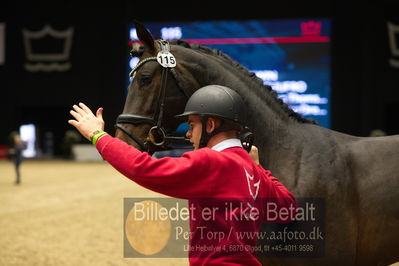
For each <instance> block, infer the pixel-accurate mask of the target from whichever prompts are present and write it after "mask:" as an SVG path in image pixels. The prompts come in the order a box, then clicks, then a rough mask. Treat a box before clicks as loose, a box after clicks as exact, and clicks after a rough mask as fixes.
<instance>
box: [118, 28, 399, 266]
mask: <svg viewBox="0 0 399 266" xmlns="http://www.w3.org/2000/svg"><path fill="white" fill-rule="evenodd" d="M136 29H137V33H138V37H139V39H140V41H141V44H138V43H135V44H134V45H133V48H132V54H133V56H138V57H139V58H140V63H139V65H140V66H139V67H137V69H136V70H135V71H134V72H135V73H134V78H133V80H132V83H131V84H130V86H129V92H128V95H127V99H126V103H125V107H124V111H123V113H124V114H127V115H128V116H129V115H132V116H133V117H134V123H130V122H131V121H130V122H129V119H128V118H129V117H127V118H126V117H125V118H126V119H125V120H124V119H123V117H122V119H119V121H118V123H119V125H121V126H122V128H123V131H122V130H121V129H118V130H117V131H116V136H117V137H118V138H120V139H122V140H124V141H126V142H128V143H130V144H131V145H134V146H136V147H137V148H139V149H141V150H144V149H147V151H149V152H150V153H151V152H153V151H155V150H156V147H153V146H151V145H147V146H146V145H143V143H145V142H147V144H148V141H147V135H148V132H149V130H150V128H151V127H152V126H154V125H155V124H158V125H162V127H163V129H164V131H165V133H166V134H168V133H169V132H171V131H173V130H174V129H176V127H177V125H178V121H176V119H174V115H176V114H178V113H181V112H182V111H183V109H184V106H185V103H186V101H187V98H188V97H189V96H190V95H191V94H192V93H193V92H194V91H195V90H196V89H198V88H200V87H203V86H205V85H209V84H219V85H224V86H227V87H230V88H232V89H234V90H236V91H237V92H238V93H239V94H240V95H241V96H242V97H243V98H244V101H245V103H246V105H247V106H248V109H249V112H248V117H247V121H248V126H249V128H250V129H251V130H252V132H253V133H254V136H255V142H254V144H255V145H256V146H257V147H259V152H260V158H261V164H262V165H263V167H264V168H265V169H270V170H271V171H272V173H273V175H274V176H276V177H277V178H279V180H280V181H281V182H282V183H283V184H284V185H285V186H287V187H288V188H289V189H290V191H292V192H293V193H294V194H295V195H296V197H298V198H301V197H303V198H307V197H315V198H317V197H319V198H323V199H325V208H326V209H325V210H326V216H325V220H326V222H325V230H326V238H325V254H324V256H323V257H321V258H270V259H269V258H265V259H264V261H262V262H264V263H265V264H267V265H306V266H309V265H388V264H390V263H394V262H396V261H399V135H395V136H387V137H375V138H372V137H356V136H351V135H347V134H342V133H339V132H336V131H333V130H330V129H327V128H323V127H321V126H319V125H316V124H315V123H313V122H312V121H310V120H307V119H305V118H303V117H302V116H300V115H299V114H297V113H295V112H293V111H292V110H291V109H290V108H288V106H287V105H286V104H284V103H283V102H282V101H281V100H279V99H278V98H277V95H276V92H274V91H273V90H272V89H271V88H270V87H269V86H265V85H264V84H263V81H262V80H261V79H259V78H257V77H256V76H255V75H254V74H253V73H250V72H249V71H248V70H247V69H246V68H244V67H243V66H241V65H240V64H238V63H237V62H235V61H234V60H232V59H231V58H230V57H229V56H227V55H225V54H223V53H222V52H220V51H218V50H214V49H211V48H208V47H204V46H201V45H198V44H188V43H185V42H184V41H181V40H179V41H174V42H171V44H170V51H171V53H172V54H173V55H174V57H175V60H176V66H175V67H174V68H173V71H170V72H165V71H163V69H164V68H163V67H162V66H160V64H159V63H158V62H157V61H156V60H154V57H155V56H156V55H157V53H158V52H159V50H160V49H163V47H162V45H160V43H158V42H157V41H154V38H153V37H152V36H151V34H150V33H149V32H148V31H147V30H146V29H145V28H144V27H143V26H142V25H140V24H137V25H136ZM149 58H150V59H149ZM151 58H152V59H151ZM147 59H148V60H147ZM162 73H163V74H162ZM161 76H162V77H161ZM162 96H164V97H162ZM160 104H161V105H162V107H161V108H160V107H159V106H160ZM160 113H162V115H160ZM149 117H150V118H149ZM155 131H156V132H158V129H156V130H155ZM159 134H163V133H162V132H161V133H159ZM159 134H158V135H159ZM128 135H134V136H135V138H136V140H132V139H131V138H130V137H128ZM155 135H156V134H155ZM137 141H139V142H141V144H138V143H137ZM261 260H263V259H261Z"/></svg>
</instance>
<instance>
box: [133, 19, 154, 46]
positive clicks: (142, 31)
mask: <svg viewBox="0 0 399 266" xmlns="http://www.w3.org/2000/svg"><path fill="white" fill-rule="evenodd" d="M134 25H135V27H136V32H137V37H138V38H139V40H140V41H141V42H142V43H143V45H144V49H149V50H151V51H155V43H154V38H153V37H152V35H151V33H150V32H149V31H148V30H147V29H146V28H145V27H144V25H142V24H141V23H140V22H138V21H136V20H135V21H134Z"/></svg>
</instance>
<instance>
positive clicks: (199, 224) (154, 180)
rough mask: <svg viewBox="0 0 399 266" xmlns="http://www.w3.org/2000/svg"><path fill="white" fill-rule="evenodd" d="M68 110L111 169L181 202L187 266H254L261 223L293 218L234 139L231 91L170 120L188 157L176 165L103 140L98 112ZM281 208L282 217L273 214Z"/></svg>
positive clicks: (237, 122) (236, 116)
mask: <svg viewBox="0 0 399 266" xmlns="http://www.w3.org/2000/svg"><path fill="white" fill-rule="evenodd" d="M73 109H74V110H71V114H72V116H73V117H74V118H75V120H69V123H70V124H71V125H73V126H75V127H76V128H77V129H78V130H79V132H80V133H81V134H82V135H83V136H84V137H85V138H87V139H88V140H91V141H92V142H93V144H94V145H96V148H97V149H98V151H99V152H100V153H101V155H102V157H103V158H104V159H105V160H106V161H108V162H109V163H110V164H111V165H112V166H113V167H114V168H115V169H117V170H118V171H119V172H121V173H122V174H123V175H125V176H126V177H128V178H129V179H131V180H133V181H134V182H136V183H138V184H139V185H141V186H144V187H146V188H148V189H150V190H153V191H155V192H158V193H162V194H165V195H167V196H171V197H176V198H182V199H188V200H189V206H190V210H192V211H190V249H189V260H190V265H261V264H260V262H259V261H258V260H257V259H256V251H257V250H256V241H257V237H254V236H256V233H257V232H259V230H260V228H261V225H262V223H263V222H265V221H270V222H282V223H286V222H290V221H292V220H293V219H294V218H295V217H294V212H295V211H293V210H294V209H295V206H296V201H295V198H294V196H293V195H292V194H291V193H290V192H289V191H288V190H287V189H286V188H285V187H284V186H283V185H282V184H281V183H280V182H279V181H278V180H277V178H275V177H273V176H272V175H271V173H270V171H268V170H265V169H263V168H262V167H261V166H260V165H259V164H258V163H255V162H254V161H253V160H252V159H251V157H250V156H249V154H248V152H247V151H246V150H244V149H243V147H242V144H241V142H240V140H239V139H238V133H239V131H240V130H241V129H242V125H244V122H243V121H244V120H243V114H244V104H243V101H242V98H241V97H240V95H238V94H237V93H236V92H235V91H234V90H231V89H229V88H227V87H223V86H218V85H209V86H206V87H203V88H201V89H199V90H197V91H196V92H195V93H194V94H193V95H192V96H191V97H190V99H189V100H188V102H187V104H186V108H185V111H184V113H183V114H181V115H179V116H178V117H183V118H188V123H189V126H190V128H189V130H188V132H187V134H186V135H187V137H188V138H189V139H190V142H191V143H193V146H194V151H190V152H186V153H184V154H183V155H182V156H181V157H179V158H170V157H165V158H161V159H155V158H152V157H151V156H150V155H148V154H147V153H145V152H141V151H139V150H137V149H136V148H134V147H133V146H129V145H128V144H126V143H125V142H123V141H121V140H119V139H117V138H113V137H111V136H110V135H108V134H107V133H105V132H104V131H103V129H104V121H103V119H102V111H103V110H102V108H99V109H98V110H97V112H96V115H94V114H93V113H92V112H91V110H90V109H89V108H88V107H87V106H86V105H84V104H82V103H80V104H79V106H77V105H74V106H73ZM283 209H284V214H285V215H284V217H283V216H280V215H276V213H277V214H278V210H283ZM205 210H207V212H206V215H205ZM269 210H272V213H269ZM287 211H290V213H291V214H292V215H288V216H287V215H286V214H287V213H288V212H287ZM270 217H273V218H270ZM212 236H214V237H212Z"/></svg>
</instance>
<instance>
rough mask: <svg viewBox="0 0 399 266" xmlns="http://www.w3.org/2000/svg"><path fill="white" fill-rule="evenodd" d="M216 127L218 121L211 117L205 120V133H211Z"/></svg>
mask: <svg viewBox="0 0 399 266" xmlns="http://www.w3.org/2000/svg"><path fill="white" fill-rule="evenodd" d="M217 126H218V120H217V119H216V118H213V117H208V119H207V120H206V132H208V133H212V132H213V131H215V129H216V127H217Z"/></svg>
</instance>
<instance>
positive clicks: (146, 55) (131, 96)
mask: <svg viewBox="0 0 399 266" xmlns="http://www.w3.org/2000/svg"><path fill="white" fill-rule="evenodd" d="M135 25H136V30H137V36H138V38H139V40H140V42H141V43H137V42H134V43H133V45H132V50H131V55H132V56H135V57H138V58H139V59H140V60H139V62H138V64H137V65H136V67H135V68H134V69H133V70H132V72H131V73H130V76H131V77H132V81H131V83H130V85H129V87H128V94H127V97H126V101H125V106H124V108H123V113H122V114H121V115H119V116H118V118H117V123H116V125H115V127H116V133H115V135H116V137H117V138H119V139H121V140H123V141H125V142H127V143H128V144H131V145H133V146H135V147H136V148H138V149H140V150H142V151H147V152H149V153H153V152H155V151H158V150H165V149H168V145H169V144H170V143H173V142H185V141H187V140H186V139H184V137H176V136H172V135H171V133H172V132H173V131H175V130H176V128H177V127H178V125H179V124H180V122H181V121H178V120H177V119H176V118H175V117H174V116H175V115H176V114H178V113H181V112H182V111H183V110H184V106H185V103H186V102H187V100H188V97H189V96H190V95H191V94H192V91H193V90H192V89H191V88H195V87H198V84H195V82H190V81H189V79H187V78H185V79H184V82H183V79H182V78H181V77H180V76H179V75H180V74H181V72H182V68H184V64H181V63H180V64H179V62H178V63H177V64H176V62H174V63H175V64H166V65H165V64H161V63H162V61H160V60H162V59H163V60H171V61H172V62H169V63H173V60H176V59H175V58H174V55H175V54H179V51H177V50H174V48H171V46H170V45H169V43H167V42H165V41H163V40H154V38H153V36H152V35H151V34H150V33H149V32H148V31H147V29H146V28H145V27H144V26H143V25H141V24H140V23H137V22H136V23H135ZM163 56H166V57H163ZM158 57H161V58H158ZM162 57H163V58H162ZM174 65H175V66H174ZM189 83H191V84H189Z"/></svg>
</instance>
